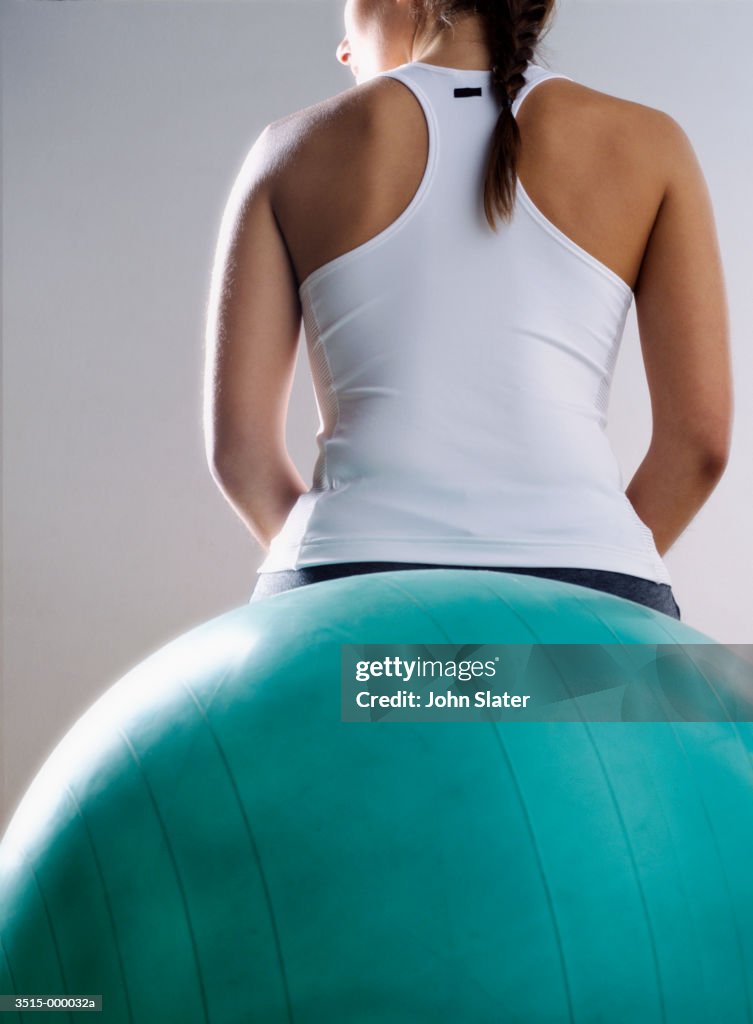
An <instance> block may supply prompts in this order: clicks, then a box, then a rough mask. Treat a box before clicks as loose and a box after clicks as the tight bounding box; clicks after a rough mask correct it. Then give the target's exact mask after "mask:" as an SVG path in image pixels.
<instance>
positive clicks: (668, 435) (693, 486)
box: [625, 111, 734, 555]
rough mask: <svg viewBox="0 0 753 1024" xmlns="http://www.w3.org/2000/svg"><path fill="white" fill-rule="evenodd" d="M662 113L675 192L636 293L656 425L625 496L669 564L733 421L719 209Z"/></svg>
mask: <svg viewBox="0 0 753 1024" xmlns="http://www.w3.org/2000/svg"><path fill="white" fill-rule="evenodd" d="M653 113H654V114H655V115H656V116H657V117H658V119H659V124H658V127H659V129H660V139H661V142H660V145H659V146H658V147H657V153H656V158H657V160H658V161H659V162H660V163H659V166H660V167H661V168H662V173H663V174H664V176H665V181H666V187H665V191H664V196H663V199H662V202H661V204H660V206H659V210H658V213H657V216H656V220H655V222H654V225H653V228H652V231H651V235H650V237H649V241H648V245H647V247H646V251H645V254H644V257H643V261H642V263H641V269H640V272H639V275H638V279H637V281H636V284H635V289H634V292H635V304H636V314H637V318H638V328H639V332H640V343H641V351H642V353H643V361H644V366H645V369H646V379H647V383H648V387H649V392H650V396H651V412H652V420H653V425H652V435H651V443H650V445H649V449H648V452H647V454H646V457H645V458H644V460H643V462H642V463H641V465H640V466H639V467H638V469H637V471H636V473H635V475H634V476H633V479H632V480H631V481H630V485H629V486H628V488H627V489H626V492H625V493H626V495H627V497H628V499H629V500H630V502H631V503H632V505H633V506H634V508H635V510H636V512H637V513H638V515H639V516H640V518H641V519H642V520H643V522H644V523H645V524H646V525H647V526H648V527H649V528H650V529H651V530H652V532H653V535H654V540H655V543H656V546H657V549H658V551H659V554H660V555H663V554H664V553H665V552H666V551H667V550H668V549H669V548H670V547H671V546H672V544H673V543H674V542H675V541H676V540H677V538H678V537H679V536H680V534H681V533H682V532H683V531H684V530H685V528H686V527H687V526H688V524H689V523H690V522H691V520H692V519H693V518H694V517H695V515H696V514H697V512H698V511H699V509H700V508H701V507H702V506H703V504H704V503H705V502H706V501H707V499H708V497H709V495H710V494H711V492H712V491H713V490H714V488H715V487H716V485H717V483H718V482H719V479H720V478H721V476H722V474H723V473H724V470H725V468H726V465H727V461H728V459H729V451H730V445H731V435H732V422H733V415H734V413H733V383H732V366H731V354H730V343H729V320H728V310H727V297H726V291H725V284H724V274H723V269H722V260H721V254H720V250H719V242H718V238H717V233H716V225H715V222H714V213H713V208H712V204H711V199H710V196H709V192H708V188H707V185H706V181H705V178H704V176H703V172H702V170H701V167H700V165H699V162H698V159H697V157H696V155H695V152H694V151H693V148H692V146H691V144H690V141H689V139H688V138H687V136H686V134H685V132H684V131H683V129H682V128H681V127H680V125H679V124H678V123H677V122H676V121H674V120H673V119H672V118H671V117H670V116H669V115H667V114H664V113H662V112H660V111H654V112H653Z"/></svg>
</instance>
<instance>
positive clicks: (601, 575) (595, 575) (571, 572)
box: [249, 562, 680, 619]
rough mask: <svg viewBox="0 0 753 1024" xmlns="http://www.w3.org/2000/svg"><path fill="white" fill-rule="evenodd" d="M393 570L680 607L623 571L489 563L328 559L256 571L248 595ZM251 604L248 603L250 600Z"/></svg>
mask: <svg viewBox="0 0 753 1024" xmlns="http://www.w3.org/2000/svg"><path fill="white" fill-rule="evenodd" d="M396 569H486V570H487V571H489V570H491V571H492V572H514V573H524V574H525V575H527V576H544V577H546V578H547V579H552V580H562V581H563V582H565V583H576V584H578V585H579V586H581V587H591V588H592V589H593V590H602V591H604V592H606V593H607V594H616V595H617V597H624V598H626V599H627V600H628V601H636V602H637V603H638V604H644V605H646V607H647V608H653V609H654V610H655V611H657V612H664V614H665V615H670V616H671V617H672V618H673V619H679V618H680V609H679V607H678V604H677V602H676V601H675V598H674V594H673V593H672V588H671V587H670V585H669V584H668V583H656V582H655V581H654V580H646V579H643V577H641V576H630V575H628V574H627V573H623V572H611V571H606V570H604V569H560V568H551V569H546V568H543V569H542V568H535V569H529V568H521V567H520V566H501V567H499V566H496V565H495V566H489V565H437V564H436V563H431V564H429V563H426V562H331V563H329V564H327V565H308V566H304V567H303V568H301V569H282V570H280V571H279V572H263V573H259V574H258V577H257V581H256V585H255V587H254V589H253V592H252V594H251V599H250V600H251V601H259V600H261V599H262V598H265V597H271V596H272V595H273V594H280V593H282V592H283V591H285V590H293V589H295V588H296V587H304V586H307V585H308V584H310V583H319V582H320V581H322V580H332V579H337V578H338V577H339V576H357V575H359V574H361V573H367V572H392V571H393V570H396ZM249 603H250V602H249Z"/></svg>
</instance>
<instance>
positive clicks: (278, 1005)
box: [0, 569, 753, 1024]
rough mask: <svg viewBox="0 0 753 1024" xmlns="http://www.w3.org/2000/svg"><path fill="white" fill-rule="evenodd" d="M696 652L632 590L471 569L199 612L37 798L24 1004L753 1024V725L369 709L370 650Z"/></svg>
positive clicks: (20, 834)
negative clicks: (430, 717) (643, 648)
mask: <svg viewBox="0 0 753 1024" xmlns="http://www.w3.org/2000/svg"><path fill="white" fill-rule="evenodd" d="M698 643H705V644H711V645H713V643H714V641H713V640H711V639H710V638H709V637H706V636H704V635H703V634H701V633H699V632H697V631H696V630H694V629H692V628H690V627H689V626H687V625H685V624H683V623H681V622H678V621H677V620H675V619H673V618H671V617H670V616H667V615H664V614H662V613H659V612H654V611H652V610H650V609H648V608H646V607H644V606H642V605H639V604H637V603H634V602H632V601H628V600H625V599H622V598H618V597H615V596H613V595H609V594H604V593H600V592H598V591H595V590H592V589H589V588H585V587H581V586H576V585H574V584H569V583H562V582H559V581H556V580H547V579H543V578H539V577H533V576H528V575H525V574H516V573H506V572H505V573H500V572H492V571H485V570H461V569H457V570H455V569H423V570H400V571H392V572H384V573H374V574H367V575H362V576H352V577H345V578H340V579H334V580H329V581H326V582H320V583H316V584H313V585H310V586H306V587H302V588H300V589H297V590H292V591H288V592H285V593H281V594H278V595H275V596H274V597H270V598H267V599H266V600H263V601H258V602H253V603H251V604H247V605H244V606H242V607H240V608H237V609H234V610H232V611H230V612H227V613H226V614H223V615H220V616H219V617H217V618H214V619H212V620H211V621H209V622H206V623H204V624H202V625H200V626H198V627H196V628H193V629H192V630H190V631H189V632H188V633H186V634H185V635H184V636H181V637H179V638H177V639H175V640H173V641H171V642H170V643H168V644H167V645H166V646H164V647H163V648H162V649H161V650H159V651H157V652H156V653H154V654H153V655H151V656H150V657H148V658H147V659H146V660H145V661H144V662H143V663H142V664H140V665H138V666H137V667H136V668H134V669H132V670H131V671H130V672H129V673H128V674H127V675H125V676H124V677H123V678H122V679H120V680H119V681H118V682H116V683H115V684H113V685H112V686H110V688H109V689H107V690H106V691H105V692H104V693H103V695H102V696H101V697H100V699H99V700H97V701H96V702H95V703H94V704H93V705H92V706H91V708H90V709H89V710H88V711H87V712H86V713H85V714H84V715H83V717H82V718H81V719H80V720H79V721H78V722H77V723H76V724H75V725H74V726H73V728H72V729H71V730H70V731H69V732H68V733H67V734H66V735H65V737H64V738H63V739H62V741H61V742H60V743H59V745H58V746H57V747H56V748H55V749H54V750H53V752H52V754H51V755H50V756H49V758H48V760H47V761H46V762H45V764H44V765H43V767H42V768H41V770H40V771H39V773H38V775H37V776H36V777H35V779H34V780H33V782H32V785H31V787H30V788H29V790H28V792H27V794H26V795H25V797H24V798H23V799H22V801H21V802H20V804H19V805H18V807H17V809H16V812H15V814H14V816H13V818H12V819H11V822H10V825H9V827H8V829H7V831H6V833H5V836H4V837H3V840H2V844H0V939H1V941H0V994H3V995H5V996H8V995H15V996H35V995H36V996H52V995H58V996H65V997H77V996H78V997H81V996H90V997H92V996H101V998H102V1003H101V1006H102V1013H101V1016H99V1017H98V1018H97V1019H99V1020H102V1021H103V1022H113V1024H114V1022H117V1024H120V1022H123V1024H125V1022H129V1024H133V1022H135V1024H200V1022H201V1024H203V1022H211V1024H292V1022H294V1024H376V1022H380V1024H382V1022H383V1024H502V1022H505V1024H512V1022H520V1024H539V1022H540V1024H566V1022H567V1024H573V1022H574V1024H597V1022H605V1024H638V1022H640V1024H660V1022H662V1024H674V1022H676V1024H711V1022H722V1021H723V1022H725V1024H738V1022H739V1024H742V1022H743V1021H746V1022H748V1021H750V1020H751V1019H753V1017H752V1016H751V1006H752V1005H753V871H751V865H752V864H753V766H752V762H751V748H752V746H753V743H752V739H753V736H752V734H751V728H750V725H749V724H748V723H746V722H734V721H730V720H727V721H723V720H722V721H695V722H693V721H682V722H678V721H629V722H624V721H623V722H618V721H601V722H595V721H586V720H582V721H539V722H535V721H528V722H523V721H500V720H495V719H494V718H493V717H489V718H487V719H485V720H478V721H472V722H471V721H444V722H426V721H415V722H412V721H401V722H397V721H394V722H389V721H385V720H374V721H369V722H352V721H346V720H344V719H343V715H342V706H341V685H340V671H341V655H342V648H343V645H359V644H363V645H371V644H423V645H427V648H428V647H429V645H431V648H433V647H435V646H436V645H453V644H454V645H469V647H473V646H474V645H480V644H506V645H530V644H551V645H580V644H582V645H602V644H614V645H639V644H640V645H644V644H645V645H652V644H657V645H661V646H662V650H665V651H666V650H668V649H669V650H672V649H674V648H675V647H677V646H678V645H684V644H698ZM709 685H710V684H709ZM88 1012H89V1011H83V1010H78V1009H76V1008H75V1007H73V1008H71V1009H69V1010H68V1011H67V1012H66V1013H63V1014H62V1016H61V1017H60V1018H58V1019H62V1020H68V1021H75V1022H77V1021H79V1020H80V1021H83V1020H85V1019H86V1020H90V1019H91V1018H90V1017H89V1016H88V1015H87V1016H86V1017H85V1015H84V1014H85V1013H87V1014H88ZM37 1016H39V1019H40V1020H41V1019H42V1017H41V1013H39V1014H37V1013H35V1012H28V1011H26V1010H24V1011H23V1012H18V1013H17V1014H15V1015H14V1014H13V1013H11V1014H9V1015H8V1017H7V1019H8V1020H9V1021H10V1020H18V1021H29V1020H31V1021H33V1020H35V1019H36V1018H37ZM3 1019H5V1018H3ZM48 1019H49V1017H48V1016H47V1015H45V1017H44V1020H48Z"/></svg>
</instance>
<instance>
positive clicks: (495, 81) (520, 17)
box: [413, 0, 554, 231]
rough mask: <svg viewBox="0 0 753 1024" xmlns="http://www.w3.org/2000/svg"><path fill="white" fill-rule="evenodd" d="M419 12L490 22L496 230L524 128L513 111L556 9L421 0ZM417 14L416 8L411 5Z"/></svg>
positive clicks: (519, 0)
mask: <svg viewBox="0 0 753 1024" xmlns="http://www.w3.org/2000/svg"><path fill="white" fill-rule="evenodd" d="M418 3H419V7H420V8H421V14H422V15H423V16H424V17H427V18H431V17H433V18H434V20H435V21H436V23H437V24H438V25H440V26H441V27H447V28H449V27H452V25H453V24H454V23H455V20H456V18H457V16H458V15H460V14H462V13H466V12H467V13H473V14H479V15H481V16H482V17H483V18H484V21H485V23H486V33H487V41H488V45H489V50H490V52H491V57H492V67H491V72H492V89H493V90H494V94H495V97H496V99H497V100H498V102H499V106H500V111H499V117H498V118H497V123H496V125H495V127H494V132H493V134H492V139H491V144H490V149H489V158H488V161H487V167H486V175H485V179H484V212H485V214H486V219H487V221H488V222H489V225H490V227H491V228H492V229H493V230H494V231H496V230H497V228H496V218H497V216H499V217H501V218H502V219H503V220H509V218H510V216H511V214H512V210H513V205H514V202H515V186H516V182H517V164H518V154H519V152H520V131H519V130H518V124H517V121H516V120H515V118H514V117H513V114H512V105H513V103H514V101H515V97H516V96H517V95H518V92H519V91H520V89H521V88H522V86H523V84H524V83H525V78H524V74H525V70H526V67H527V65H528V62H529V61H530V60H532V59H533V55H534V52H535V50H536V47H537V45H538V43H539V41H540V39H541V37H542V35H543V33H544V29H545V27H546V24H547V22H548V21H549V18H550V16H551V13H552V11H553V9H554V0H418ZM413 10H414V13H418V11H417V8H415V7H414V8H413Z"/></svg>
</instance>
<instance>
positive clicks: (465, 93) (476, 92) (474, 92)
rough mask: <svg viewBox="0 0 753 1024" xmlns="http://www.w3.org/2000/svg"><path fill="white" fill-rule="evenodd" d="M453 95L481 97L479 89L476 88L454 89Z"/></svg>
mask: <svg viewBox="0 0 753 1024" xmlns="http://www.w3.org/2000/svg"><path fill="white" fill-rule="evenodd" d="M455 95H456V96H480V95H481V89H480V88H476V89H456V90H455Z"/></svg>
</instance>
